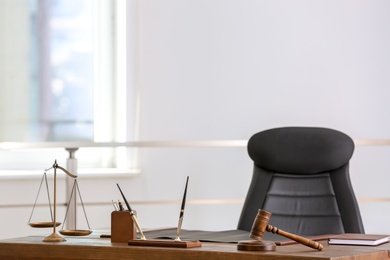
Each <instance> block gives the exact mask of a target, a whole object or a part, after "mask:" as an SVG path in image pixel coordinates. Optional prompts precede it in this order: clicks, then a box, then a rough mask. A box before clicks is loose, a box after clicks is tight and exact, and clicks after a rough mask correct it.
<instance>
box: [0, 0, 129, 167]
mask: <svg viewBox="0 0 390 260" xmlns="http://www.w3.org/2000/svg"><path fill="white" fill-rule="evenodd" d="M126 12H127V8H126V0H116V1H115V0H66V1H60V0H6V1H0V17H1V18H0V20H1V22H0V24H1V25H0V33H1V34H2V40H1V41H0V102H2V104H4V105H3V109H1V110H0V124H1V125H2V127H1V128H0V142H58V141H60V142H68V141H72V142H75V141H83V142H84V141H87V142H89V141H90V142H101V141H104V142H115V141H125V140H126V138H127V137H126V135H125V133H126V132H127V131H126V123H125V122H126V120H127V117H126V111H127V110H128V108H127V107H126V106H127V105H128V104H127V102H126V98H127V94H126V90H127V83H126V73H125V72H126V35H127V34H126ZM118 129H119V130H118ZM57 150H58V149H57ZM57 150H56V151H57ZM52 152H53V151H50V152H49V151H48V150H47V149H46V150H42V151H40V152H39V153H37V151H34V152H31V151H19V152H14V153H7V155H5V156H3V158H7V159H4V161H1V160H0V167H1V168H3V169H4V168H6V169H11V168H14V167H13V166H12V165H13V164H14V162H20V158H21V156H22V158H23V160H24V161H26V162H27V164H26V165H28V166H26V167H31V166H33V165H34V164H37V165H41V163H39V162H42V161H44V162H46V160H49V161H48V162H47V163H49V164H50V163H52V161H51V159H53V160H54V159H55V158H51V157H52V156H53V155H52V154H53V153H52ZM61 152H63V151H61ZM91 153H93V154H91ZM121 153H122V157H123V153H124V152H121V150H120V149H114V148H104V149H90V151H88V156H85V157H84V158H80V156H83V153H80V155H78V158H79V159H80V160H79V161H80V166H85V167H117V165H118V162H117V160H118V157H120V156H121ZM42 154H43V156H42ZM49 154H50V155H49ZM14 157H15V158H14ZM34 162H36V163H34Z"/></svg>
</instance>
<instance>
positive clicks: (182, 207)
mask: <svg viewBox="0 0 390 260" xmlns="http://www.w3.org/2000/svg"><path fill="white" fill-rule="evenodd" d="M188 178H189V177H188V176H187V181H186V187H185V188H184V195H183V200H182V202H181V209H180V216H179V223H178V225H177V233H176V238H175V241H181V240H180V231H181V226H182V224H183V217H184V207H185V204H186V196H187V186H188Z"/></svg>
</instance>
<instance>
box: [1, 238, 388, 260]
mask: <svg viewBox="0 0 390 260" xmlns="http://www.w3.org/2000/svg"><path fill="white" fill-rule="evenodd" d="M42 239H43V236H30V237H23V238H15V239H6V240H1V241H0V259H106V260H107V259H137V260H139V259H162V260H164V259H217V260H218V259H221V260H230V259H232V260H236V259H240V260H242V259H244V260H245V259H305V260H309V259H313V260H314V259H343V260H346V259H370V260H376V259H388V252H389V251H388V250H390V245H389V243H387V244H384V245H381V246H378V247H364V246H360V247H357V246H334V245H332V246H329V245H328V244H327V242H326V241H322V244H323V245H324V247H325V248H324V250H323V251H317V250H313V249H311V248H308V247H306V246H302V245H298V244H295V245H288V246H278V247H277V248H276V251H273V252H247V251H238V250H237V246H236V244H233V243H232V244H227V243H202V247H198V248H186V249H182V248H163V247H138V246H128V245H127V244H126V243H111V240H110V239H109V238H100V237H99V236H96V235H95V236H94V235H91V236H88V237H66V240H67V241H65V242H58V243H49V242H42Z"/></svg>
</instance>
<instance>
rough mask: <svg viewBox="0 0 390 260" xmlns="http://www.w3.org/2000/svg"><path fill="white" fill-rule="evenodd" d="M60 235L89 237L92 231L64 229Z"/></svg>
mask: <svg viewBox="0 0 390 260" xmlns="http://www.w3.org/2000/svg"><path fill="white" fill-rule="evenodd" d="M60 233H61V234H62V235H64V236H88V235H89V234H91V233H92V231H91V230H80V229H62V230H60Z"/></svg>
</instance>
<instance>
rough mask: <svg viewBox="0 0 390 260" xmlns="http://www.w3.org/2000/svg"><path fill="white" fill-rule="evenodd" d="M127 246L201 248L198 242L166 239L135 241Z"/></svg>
mask: <svg viewBox="0 0 390 260" xmlns="http://www.w3.org/2000/svg"><path fill="white" fill-rule="evenodd" d="M128 245H129V246H157V247H179V248H192V247H201V246H202V243H201V242H199V241H175V240H167V239H147V240H141V239H135V240H129V241H128Z"/></svg>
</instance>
